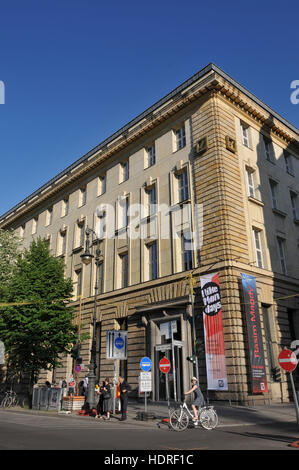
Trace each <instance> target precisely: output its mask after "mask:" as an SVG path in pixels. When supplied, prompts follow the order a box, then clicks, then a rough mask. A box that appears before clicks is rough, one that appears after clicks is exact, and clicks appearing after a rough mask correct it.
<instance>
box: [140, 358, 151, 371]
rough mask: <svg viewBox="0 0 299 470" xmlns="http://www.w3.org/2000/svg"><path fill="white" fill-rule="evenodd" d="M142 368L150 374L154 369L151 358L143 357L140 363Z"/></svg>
mask: <svg viewBox="0 0 299 470" xmlns="http://www.w3.org/2000/svg"><path fill="white" fill-rule="evenodd" d="M140 367H141V369H142V370H143V371H144V372H148V371H149V370H151V368H152V361H151V360H150V358H149V357H143V358H142V359H141V361H140Z"/></svg>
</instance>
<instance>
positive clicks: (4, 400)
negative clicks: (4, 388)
mask: <svg viewBox="0 0 299 470" xmlns="http://www.w3.org/2000/svg"><path fill="white" fill-rule="evenodd" d="M7 398H8V397H4V398H3V399H2V401H1V407H2V408H6V402H7Z"/></svg>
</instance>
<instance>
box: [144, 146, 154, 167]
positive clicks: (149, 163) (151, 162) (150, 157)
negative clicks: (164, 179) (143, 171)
mask: <svg viewBox="0 0 299 470" xmlns="http://www.w3.org/2000/svg"><path fill="white" fill-rule="evenodd" d="M146 155H147V168H148V167H150V166H153V165H155V163H156V148H155V144H152V145H151V146H150V147H147V149H146Z"/></svg>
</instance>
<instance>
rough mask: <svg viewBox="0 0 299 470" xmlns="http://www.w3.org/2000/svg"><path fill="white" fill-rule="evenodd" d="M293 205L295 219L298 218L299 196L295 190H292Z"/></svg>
mask: <svg viewBox="0 0 299 470" xmlns="http://www.w3.org/2000/svg"><path fill="white" fill-rule="evenodd" d="M290 198H291V205H292V212H293V218H294V220H298V207H297V206H298V196H297V193H294V191H290Z"/></svg>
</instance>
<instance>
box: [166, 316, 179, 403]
mask: <svg viewBox="0 0 299 470" xmlns="http://www.w3.org/2000/svg"><path fill="white" fill-rule="evenodd" d="M170 331H171V349H172V367H173V388H174V401H177V393H176V370H175V356H174V344H173V329H172V322H170ZM167 377H168V374H167Z"/></svg>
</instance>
